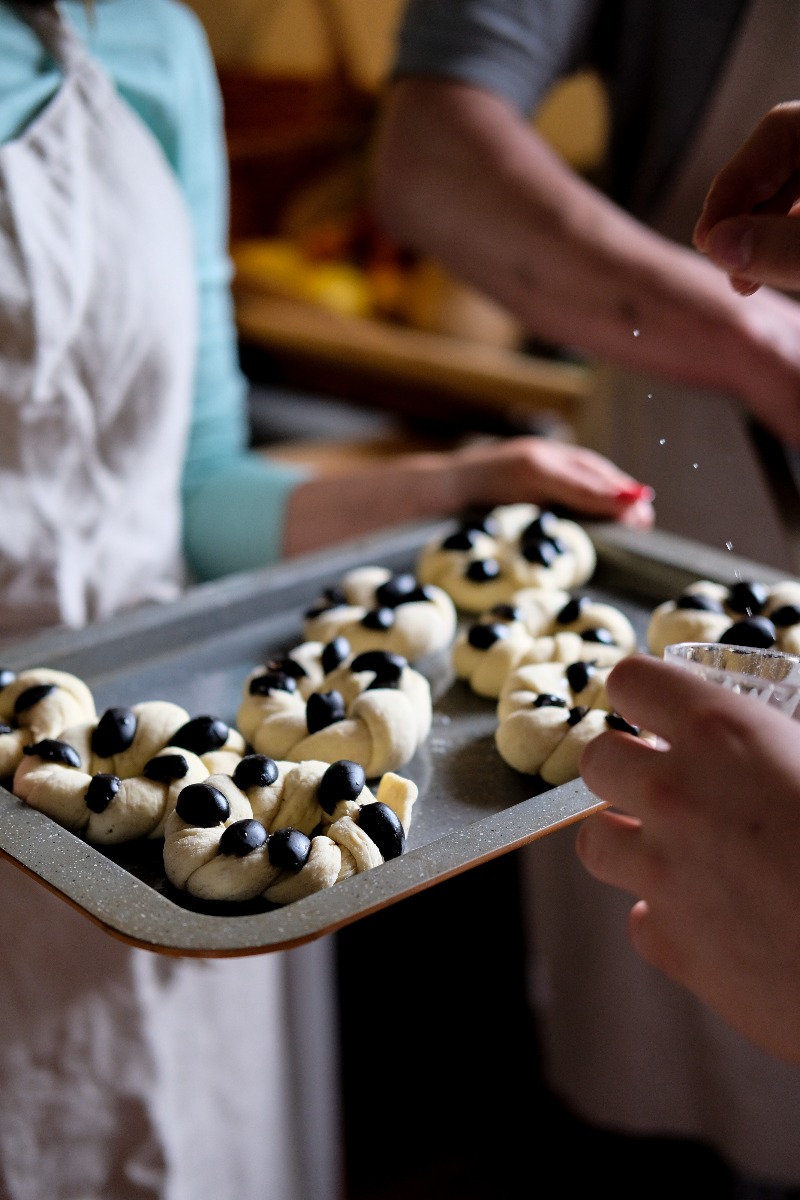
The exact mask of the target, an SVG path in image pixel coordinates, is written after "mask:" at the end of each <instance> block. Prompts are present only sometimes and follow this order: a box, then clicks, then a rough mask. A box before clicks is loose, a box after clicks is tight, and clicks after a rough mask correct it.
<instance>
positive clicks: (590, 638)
mask: <svg viewBox="0 0 800 1200" xmlns="http://www.w3.org/2000/svg"><path fill="white" fill-rule="evenodd" d="M581 641H582V642H594V643H595V644H596V645H598V646H613V645H614V638H613V637H612V636H611V634H610V633H609V631H608V630H607V629H584V630H583V631H582V633H581Z"/></svg>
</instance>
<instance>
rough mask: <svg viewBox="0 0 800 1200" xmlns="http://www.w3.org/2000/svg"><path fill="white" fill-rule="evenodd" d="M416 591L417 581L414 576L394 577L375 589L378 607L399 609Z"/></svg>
mask: <svg viewBox="0 0 800 1200" xmlns="http://www.w3.org/2000/svg"><path fill="white" fill-rule="evenodd" d="M416 589H417V581H416V579H415V578H414V576H413V575H409V574H408V573H404V574H402V575H392V576H391V578H389V579H387V580H386V581H385V582H384V583H381V584H379V585H378V587H377V588H376V589H375V600H376V602H377V604H378V607H385V608H397V605H398V604H403V603H404V602H405V601H406V600H407V599H408V597H409V596H410V595H412V594H413V593H414V592H415V591H416Z"/></svg>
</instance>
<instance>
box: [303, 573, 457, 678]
mask: <svg viewBox="0 0 800 1200" xmlns="http://www.w3.org/2000/svg"><path fill="white" fill-rule="evenodd" d="M455 632H456V611H455V607H454V605H453V602H452V600H451V599H450V597H449V596H448V595H447V593H446V592H445V591H443V590H442V588H438V587H431V586H425V587H423V586H421V585H420V583H419V581H418V580H417V579H416V578H415V577H414V576H413V575H410V574H408V573H402V574H395V573H393V572H392V571H390V570H388V568H386V567H380V566H366V567H355V568H353V570H351V571H348V572H347V573H346V574H345V575H344V576H343V577H342V578H341V580H340V581H339V582H338V583H337V584H336V585H335V586H333V587H330V588H328V589H327V590H326V591H325V592H324V593H323V595H322V596H320V598H319V600H317V602H316V603H315V604H314V605H312V607H311V608H310V609H309V610H308V611H307V612H306V614H305V618H304V627H303V634H304V637H305V638H306V640H307V641H310V642H322V643H323V644H327V643H328V642H331V641H333V640H334V638H337V637H340V636H341V637H345V638H347V640H348V642H349V643H350V647H351V649H352V651H353V652H354V653H355V654H359V653H361V651H362V650H385V651H387V652H388V653H390V654H401V655H402V656H403V658H405V659H407V660H408V662H409V663H416V662H418V660H419V659H421V658H424V657H426V656H427V655H429V654H435V653H437V652H438V651H440V650H445V649H448V648H449V647H450V645H451V644H452V641H453V638H454V637H455Z"/></svg>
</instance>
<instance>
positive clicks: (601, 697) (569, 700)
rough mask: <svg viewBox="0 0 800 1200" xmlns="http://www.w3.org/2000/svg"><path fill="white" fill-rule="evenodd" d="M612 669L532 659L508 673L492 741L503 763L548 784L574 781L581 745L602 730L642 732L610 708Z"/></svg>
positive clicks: (581, 749)
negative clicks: (608, 690) (608, 692)
mask: <svg viewBox="0 0 800 1200" xmlns="http://www.w3.org/2000/svg"><path fill="white" fill-rule="evenodd" d="M610 670H611V668H610V667H595V666H593V665H592V664H591V663H584V662H575V663H571V664H570V665H568V666H565V665H562V664H560V663H554V662H548V663H531V664H528V665H527V666H524V667H519V668H518V669H517V670H516V671H513V672H512V673H511V675H509V677H508V679H507V680H506V682H505V684H504V685H503V688H502V690H501V693H500V697H499V699H498V704H497V717H498V725H497V728H496V730H495V745H496V746H497V749H498V751H499V753H500V756H501V758H502V759H503V761H504V762H506V763H508V765H509V766H510V767H513V769H514V770H515V771H519V772H521V773H522V774H523V775H536V776H538V777H539V779H540V780H541V782H542V783H543V784H545V785H547V786H548V787H557V786H558V785H559V784H562V783H568V782H569V781H570V780H571V779H577V778H578V775H579V774H580V759H581V754H582V753H583V749H584V747H585V746H586V745H587V744H588V742H590V741H591V740H592V738H595V737H597V735H598V734H599V733H602V732H603V730H605V729H609V728H613V729H623V730H625V731H627V732H628V733H633V734H635V735H636V736H644V737H648V738H649V735H647V734H642V733H641V730H639V729H638V728H637V727H636V726H633V725H629V724H628V723H627V722H626V721H624V720H623V719H622V718H621V717H620V716H619V715H618V714H616V713H614V712H613V711H611V709H610V705H609V701H608V696H607V695H606V690H605V681H606V679H607V677H608V675H609V672H610Z"/></svg>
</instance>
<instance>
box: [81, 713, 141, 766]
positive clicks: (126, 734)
mask: <svg viewBox="0 0 800 1200" xmlns="http://www.w3.org/2000/svg"><path fill="white" fill-rule="evenodd" d="M137 725H138V720H137V718H136V713H135V712H134V711H133V709H130V708H107V709H106V711H105V712H104V713H103V715H102V717H101V718H100V720H99V721H98V722H97V726H96V728H95V730H94V732H93V734H92V750H93V752H94V753H95V754H96V755H97V756H98V758H111V756H112V755H114V754H121V753H122V751H123V750H127V749H128V747H129V746H130V745H131V743H132V742H133V739H134V738H135V737H136V728H137Z"/></svg>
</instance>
